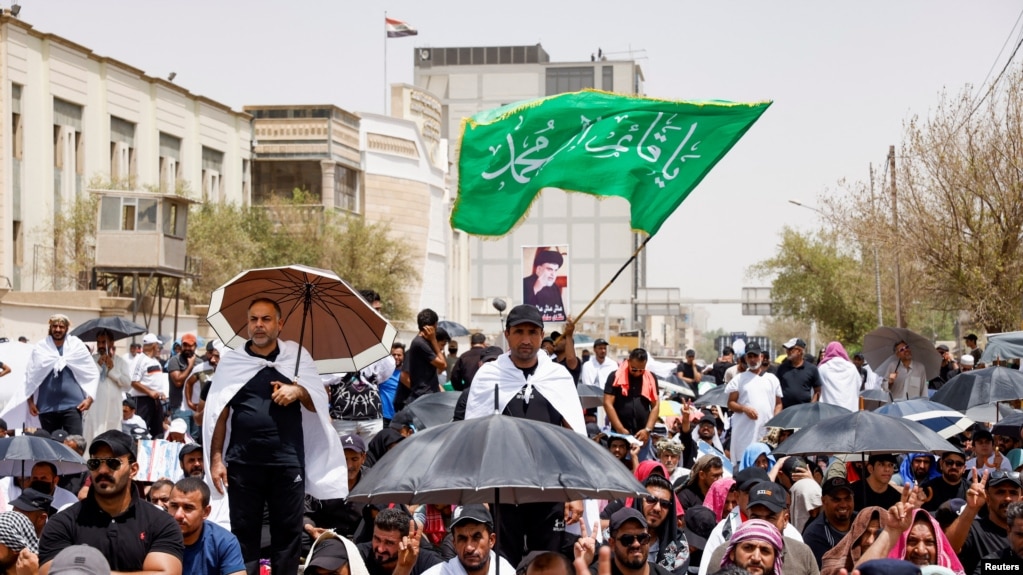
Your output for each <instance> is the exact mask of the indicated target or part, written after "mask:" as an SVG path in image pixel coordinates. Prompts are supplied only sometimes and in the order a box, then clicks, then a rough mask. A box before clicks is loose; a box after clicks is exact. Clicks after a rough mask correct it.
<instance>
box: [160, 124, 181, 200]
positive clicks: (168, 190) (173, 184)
mask: <svg viewBox="0 0 1023 575" xmlns="http://www.w3.org/2000/svg"><path fill="white" fill-rule="evenodd" d="M180 179H181V138H178V137H176V136H172V135H170V134H164V133H163V132H160V193H163V194H173V193H174V192H175V190H176V189H177V187H178V180H180Z"/></svg>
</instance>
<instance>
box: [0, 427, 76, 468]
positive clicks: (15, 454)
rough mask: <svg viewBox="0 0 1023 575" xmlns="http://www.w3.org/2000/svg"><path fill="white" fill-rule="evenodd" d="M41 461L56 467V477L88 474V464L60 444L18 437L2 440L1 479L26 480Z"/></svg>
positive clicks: (29, 437) (0, 454) (29, 436)
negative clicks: (69, 474) (27, 472)
mask: <svg viewBox="0 0 1023 575" xmlns="http://www.w3.org/2000/svg"><path fill="white" fill-rule="evenodd" d="M41 461H46V462H49V463H52V464H54V465H55V466H57V475H65V474H68V473H81V472H83V471H85V469H86V467H85V461H84V460H83V459H82V458H81V456H79V455H78V454H77V453H75V452H74V451H73V450H72V449H71V448H70V447H68V446H66V445H64V444H63V443H61V442H59V441H54V440H52V439H46V438H45V437H36V436H34V435H18V436H16V437H4V438H2V439H0V477H25V471H26V470H27V471H29V472H31V471H32V467H33V466H34V465H35V464H36V463H39V462H41Z"/></svg>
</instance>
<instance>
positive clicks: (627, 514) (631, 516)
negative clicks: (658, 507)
mask: <svg viewBox="0 0 1023 575" xmlns="http://www.w3.org/2000/svg"><path fill="white" fill-rule="evenodd" d="M629 521H636V522H637V523H639V524H640V525H642V526H643V529H646V528H647V527H648V525H647V522H646V517H644V516H643V514H642V513H640V512H639V511H638V510H636V509H633V508H632V507H622V508H621V509H619V510H618V511H615V512H614V513H613V514H612V515H611V525H610V527H611V533H614V532H616V531H618V529H620V528H621V526H622V525H624V524H625V523H627V522H629Z"/></svg>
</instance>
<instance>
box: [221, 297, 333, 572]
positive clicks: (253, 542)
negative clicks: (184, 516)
mask: <svg viewBox="0 0 1023 575" xmlns="http://www.w3.org/2000/svg"><path fill="white" fill-rule="evenodd" d="M283 325H284V322H283V320H282V319H281V309H280V307H279V306H278V304H277V303H276V302H274V301H273V300H269V299H257V300H255V301H253V302H252V303H251V304H250V305H249V310H248V331H249V341H248V342H246V343H245V346H244V348H243V349H238V350H236V351H235V352H233V353H230V354H226V355H225V356H224V359H223V360H222V361H221V362H220V364H219V366H218V368H217V369H218V376H217V377H218V379H217V381H216V382H215V384H214V388H213V389H211V391H210V396H211V398H213V397H216V401H213V400H212V399H211V401H210V404H211V405H210V406H209V409H210V410H211V411H210V412H209V413H207V415H208V416H209V417H215V418H216V419H215V421H213V422H211V421H210V419H209V418H207V420H206V425H209V426H210V427H212V428H213V430H212V432H210V431H209V430H207V431H206V433H207V434H210V433H212V436H211V437H210V442H209V446H210V449H209V457H210V467H209V476H210V479H211V480H212V483H213V487H214V488H216V489H217V491H218V492H219V493H224V491H225V489H226V491H227V494H228V496H229V498H230V502H231V503H230V506H229V507H230V514H231V515H230V516H231V531H232V532H233V533H234V534H235V535H236V536H237V537H238V542H239V543H240V544H241V548H242V557H243V558H244V559H245V565H246V570H247V571H248V572H249V573H257V572H258V569H259V559H260V557H261V554H260V538H261V535H262V525H263V509H264V506H265V507H266V508H267V510H268V511H269V523H270V562H271V568H272V569H273V571H274V572H275V573H282V574H284V575H294V574H295V573H297V569H298V562H299V555H300V553H301V542H302V533H303V527H302V514H303V512H304V510H305V505H304V499H305V494H306V483H307V481H308V482H310V485H314V486H316V485H317V484H316V481H318V480H321V479H322V478H321V477H318V476H319V475H320V474H321V473H325V472H324V471H322V470H323V469H324V468H325V467H329V468H333V467H340V466H344V462H343V461H335V460H334V459H335V457H336V458H340V457H342V456H343V452H341V449H340V448H341V445H340V441H339V440H338V438H337V434H336V433H335V432H334V431H333V429H331V428H330V424H329V421H328V419H327V416H326V413H325V412H324V413H316V411H317V405H316V403H315V402H322V403H321V406H320V408H321V409H325V408H326V392H325V391H324V390H323V386H322V385H321V384H320V379H319V377H316V371H315V367H314V366H313V365H312V358H311V357H310V356H309V355H308V353H307V352H305V351H304V350H303V349H301V348H300V347H299V346H298V345H297V344H295V343H294V342H286V341H279V340H278V337H279V335H280V332H281V328H282V327H283ZM278 359H280V363H281V365H282V366H283V365H287V366H288V367H287V368H286V369H287V371H288V372H289V373H290V372H291V369H292V368H293V366H294V365H295V362H296V361H298V362H299V366H298V367H299V374H301V377H299V378H297V379H296V380H293V379H292V378H291V377H290V376H288V375H286V374H284V373H281V372H280V371H279V370H278V367H277V362H278ZM250 373H251V374H253V375H251V376H250V377H249V378H248V379H247V380H242V381H244V383H242V382H241V381H233V380H234V378H235V377H239V376H240V377H245V376H246V375H248V374H250ZM243 374H244V375H243ZM309 375H312V377H308V376H309ZM307 381H308V383H306V382H307ZM227 386H237V387H236V391H234V392H233V394H230V393H228V389H227ZM307 386H308V387H307ZM314 393H315V394H316V398H317V399H316V400H315V402H314V399H313V395H312V394H314ZM224 402H226V406H224V407H220V406H221V405H223V403H224ZM305 412H308V413H310V414H312V417H315V418H317V419H318V420H319V422H320V425H319V427H314V426H309V427H308V429H310V430H313V431H310V434H311V436H310V437H309V438H307V437H305V431H304V430H305V429H306V425H305V421H304V419H305V416H304V413H305ZM211 423H212V425H211ZM229 423H230V425H229ZM206 425H204V427H206ZM229 427H230V441H227V435H228V428H229ZM307 440H309V441H310V442H314V444H313V445H310V446H309V448H308V449H307V446H306V441H307ZM307 459H308V460H309V461H315V462H317V464H318V465H317V466H315V467H314V468H313V469H307V465H306V464H307ZM338 464H340V465H338ZM307 471H309V473H308V475H309V477H308V478H307V477H306V475H307ZM344 487H345V486H339V487H338V488H336V489H335V490H334V491H337V493H339V495H338V496H343V495H344V494H347V489H344ZM330 491H331V490H328V489H321V490H319V491H317V492H315V493H314V495H317V496H318V497H324V495H320V493H327V494H328V495H329V494H330V493H329V492H330ZM324 498H325V497H324Z"/></svg>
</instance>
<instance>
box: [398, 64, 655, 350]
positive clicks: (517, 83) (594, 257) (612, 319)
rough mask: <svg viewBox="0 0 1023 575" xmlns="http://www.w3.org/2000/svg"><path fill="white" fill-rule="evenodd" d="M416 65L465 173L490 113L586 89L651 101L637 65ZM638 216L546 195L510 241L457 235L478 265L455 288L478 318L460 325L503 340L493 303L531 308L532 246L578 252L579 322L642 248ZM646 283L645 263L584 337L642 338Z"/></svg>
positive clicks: (463, 317) (618, 207)
mask: <svg viewBox="0 0 1023 575" xmlns="http://www.w3.org/2000/svg"><path fill="white" fill-rule="evenodd" d="M413 58H414V71H415V80H414V83H415V85H416V87H418V88H420V89H422V90H426V91H428V92H430V93H432V94H436V95H437V96H438V97H439V99H440V103H441V117H442V121H441V129H440V136H441V137H442V138H447V139H448V140H449V141H450V142H451V144H450V145H449V149H450V150H451V156H452V158H453V159H452V161H453V162H454V163H455V164H457V158H455V146H456V145H457V141H458V138H459V136H460V129H461V123H462V120H463V119H464V118H466V117H468V116H471V115H473V114H475V113H477V112H480V111H482V110H486V109H490V108H494V107H497V106H502V105H504V104H509V103H512V102H516V101H519V100H527V99H534V98H541V97H545V96H550V95H555V94H560V93H564V92H571V91H576V90H581V89H583V88H597V89H601V90H608V91H615V92H621V93H627V94H642V93H643V72H642V70H641V69H640V67H639V65H638V64H637V63H636V62H635V61H633V60H597V61H592V62H552V61H551V59H550V56H549V55H548V54H547V52H546V51H545V50H544V49H543V46H540V45H539V44H537V45H533V46H479V47H475V46H474V47H443V48H436V47H431V48H426V47H422V48H416V49H415V50H414V52H413ZM456 172H457V169H456V167H455V165H453V166H452V183H451V188H452V190H453V192H452V193H455V192H454V191H455V190H457V184H456V180H457V173H456ZM628 214H629V209H628V204H627V203H626V202H625V201H624V200H621V199H618V198H607V199H604V200H597V199H596V198H594V197H593V196H588V195H584V194H565V193H562V192H560V191H559V190H546V191H544V193H543V194H541V196H540V199H539V200H537V201H536V202H535V203H534V204H533V207H532V210H531V211H530V213H529V216H528V218H527V219H525V221H523V222H522V223H521V224H520V225H519V226H518V227H517V228H516V229H515V230H514V231H513V232H512V233H510V234H508V235H507V236H505V237H503V238H500V239H496V240H492V239H487V240H483V239H480V238H469V237H466V236H465V234H461V233H459V232H453V236H452V246H454V248H455V249H464V250H465V251H466V252H467V254H466V256H465V257H466V260H467V264H468V265H466V266H465V267H454V268H452V276H453V277H452V280H451V282H452V284H453V285H460V284H466V285H468V290H469V298H468V299H466V298H463V301H465V302H466V303H467V304H468V307H469V309H468V310H465V309H464V307H458V306H455V307H453V308H452V311H453V312H454V314H453V317H451V319H454V320H456V321H459V322H462V323H464V324H465V325H467V326H469V327H470V328H471V329H472V328H475V329H481V330H483V331H486V332H488V333H496V332H497V331H499V330H500V321H499V314H498V312H497V311H496V310H495V309H494V308H493V306H492V303H491V302H492V299H493V298H495V297H497V298H502V299H504V300H505V301H506V302H507V304H508V307H509V308H510V307H511V306H512V305H515V304H516V303H519V302H521V301H522V289H523V288H522V278H523V277H524V273H523V270H524V266H523V262H522V248H523V247H524V246H553V245H559V246H566V245H567V246H568V252H569V253H568V263H567V264H566V265H567V266H568V267H569V268H570V269H569V279H568V293H569V297H568V298H567V299H566V307H567V308H568V313H569V315H572V314H577V313H578V312H579V311H581V310H582V308H583V307H584V306H585V305H586V304H587V303H588V302H589V301H590V299H591V298H593V296H595V295H596V293H597V292H598V291H599V290H600V288H601V287H603V285H604V284H605V283H606V282H607V281H608V280H609V279H610V278H611V277H612V276H613V275H614V273H615V271H617V269H618V268H619V266H621V265H622V264H623V263H624V262H625V261H626V260H627V259H628V258H629V256H631V255H632V253H633V251H634V250H635V247H636V246H637V245H638V244H637V238H636V236H635V234H633V233H632V232H631V230H630V227H629V215H628ZM525 267H528V265H527V266H525ZM525 275H528V274H525ZM645 278H646V273H645V257H641V258H640V259H639V261H638V266H637V267H635V268H633V271H630V272H629V273H626V274H623V275H622V277H621V278H619V280H618V281H617V282H616V283H615V284H614V285H613V286H612V287H611V288H610V289H609V290H608V291H607V292H606V293H605V295H604V297H603V298H602V302H601V303H600V304H598V305H597V306H595V307H594V309H592V310H591V311H590V312H588V313H587V317H586V318H584V322H583V325H582V326H581V327H580V331H582V332H585V333H590V334H601V335H603V334H605V333H607V332H617V331H619V330H622V329H634V327H633V326H634V325H637V324H638V322H639V318H638V317H637V316H638V310H637V308H636V305H635V294H636V290H637V289H638V288H642V287H644V286H645V283H646V279H645ZM466 312H468V313H466ZM605 326H607V327H606V329H605Z"/></svg>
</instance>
